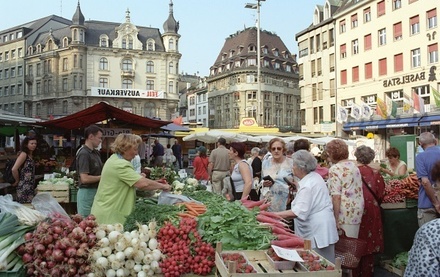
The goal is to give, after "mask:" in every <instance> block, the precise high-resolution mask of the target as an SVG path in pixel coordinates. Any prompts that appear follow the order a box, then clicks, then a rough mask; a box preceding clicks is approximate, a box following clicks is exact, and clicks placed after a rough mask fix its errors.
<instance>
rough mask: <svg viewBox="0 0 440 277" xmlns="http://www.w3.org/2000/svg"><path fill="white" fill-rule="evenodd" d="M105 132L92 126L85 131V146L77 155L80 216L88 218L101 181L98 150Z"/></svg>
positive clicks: (100, 163)
mask: <svg viewBox="0 0 440 277" xmlns="http://www.w3.org/2000/svg"><path fill="white" fill-rule="evenodd" d="M103 133H104V132H103V130H102V129H101V128H100V127H98V126H96V125H90V126H89V127H87V128H86V129H85V130H84V138H85V142H84V145H83V146H82V147H81V148H80V149H79V150H78V152H77V154H76V172H77V173H78V176H79V178H78V181H79V182H78V193H77V209H78V214H80V215H82V216H83V217H86V216H88V215H89V214H90V210H91V208H92V204H93V200H94V198H95V195H96V191H97V189H98V184H99V181H100V180H101V171H102V160H101V154H100V152H99V151H98V150H97V149H96V148H98V147H99V145H100V144H101V142H102V135H103Z"/></svg>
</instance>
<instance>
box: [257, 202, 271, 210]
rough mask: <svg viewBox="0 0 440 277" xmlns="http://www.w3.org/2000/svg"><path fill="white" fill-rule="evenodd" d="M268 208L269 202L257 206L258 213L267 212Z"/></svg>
mask: <svg viewBox="0 0 440 277" xmlns="http://www.w3.org/2000/svg"><path fill="white" fill-rule="evenodd" d="M269 207H270V202H267V203H264V204H261V205H260V206H258V208H259V209H260V211H264V210H267V208H269Z"/></svg>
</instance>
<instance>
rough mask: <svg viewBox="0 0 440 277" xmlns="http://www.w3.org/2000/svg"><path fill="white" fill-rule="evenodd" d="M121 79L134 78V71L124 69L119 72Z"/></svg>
mask: <svg viewBox="0 0 440 277" xmlns="http://www.w3.org/2000/svg"><path fill="white" fill-rule="evenodd" d="M121 77H123V78H134V70H131V69H126V70H122V71H121Z"/></svg>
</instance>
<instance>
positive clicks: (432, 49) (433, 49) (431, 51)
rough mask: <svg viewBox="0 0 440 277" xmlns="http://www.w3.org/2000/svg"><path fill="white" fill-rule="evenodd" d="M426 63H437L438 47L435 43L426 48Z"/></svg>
mask: <svg viewBox="0 0 440 277" xmlns="http://www.w3.org/2000/svg"><path fill="white" fill-rule="evenodd" d="M428 62H429V63H437V62H438V45H437V43H435V44H431V45H429V46H428Z"/></svg>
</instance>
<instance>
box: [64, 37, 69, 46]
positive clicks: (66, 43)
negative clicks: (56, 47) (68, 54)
mask: <svg viewBox="0 0 440 277" xmlns="http://www.w3.org/2000/svg"><path fill="white" fill-rule="evenodd" d="M67 46H69V39H68V38H66V37H65V38H64V39H63V47H67Z"/></svg>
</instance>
